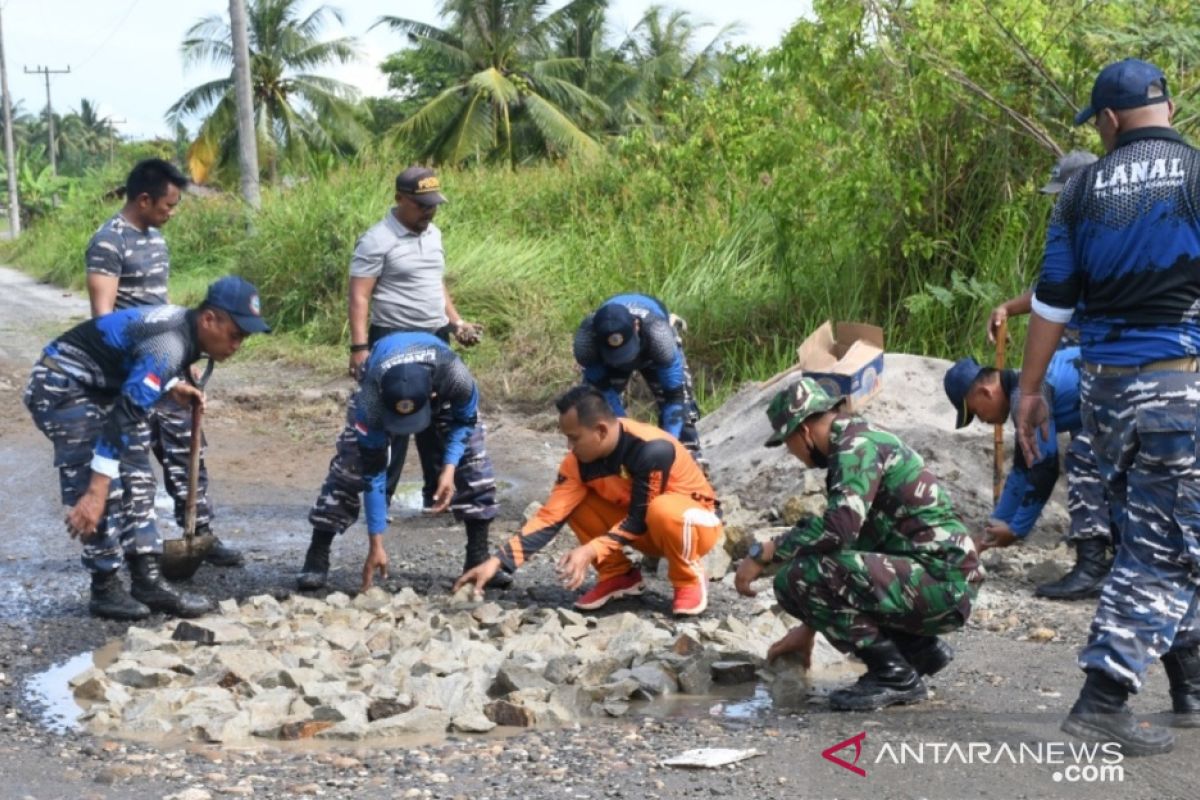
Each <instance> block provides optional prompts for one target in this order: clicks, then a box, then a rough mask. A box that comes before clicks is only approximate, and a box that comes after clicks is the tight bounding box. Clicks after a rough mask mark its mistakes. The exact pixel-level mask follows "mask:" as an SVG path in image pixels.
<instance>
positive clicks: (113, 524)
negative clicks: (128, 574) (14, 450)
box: [24, 364, 162, 573]
mask: <svg viewBox="0 0 1200 800" xmlns="http://www.w3.org/2000/svg"><path fill="white" fill-rule="evenodd" d="M24 401H25V407H26V408H28V409H29V413H30V414H32V415H33V421H34V424H35V425H37V427H38V430H40V431H41V432H42V433H44V434H45V435H46V437H47V438H48V439H49V440H50V442H51V443H52V444H53V445H54V466H55V467H57V468H58V477H59V489H60V492H61V494H62V502H63V505H64V506H67V507H71V506H74V505H75V503H77V502H78V501H79V498H80V497H82V496H83V495H84V494H85V493H86V492H87V489H88V484H89V483H91V480H92V469H91V461H92V450H93V448H94V446H95V442H96V439H97V437H98V436H99V435H100V430H101V428H102V427H103V426H104V423H105V419H106V418H107V416H108V413H109V411H110V410H111V408H112V402H113V401H112V399H105V398H98V397H96V396H95V395H93V394H90V393H88V392H87V391H86V390H85V389H84V388H83V387H82V386H80V385H79V384H78V383H77V382H75V381H74V380H73V379H72V378H70V377H68V376H66V375H64V374H62V373H61V372H57V371H55V370H52V369H49V368H47V367H45V366H43V365H41V364H38V365H37V366H35V367H34V368H33V373H32V374H31V375H30V377H29V383H28V384H27V385H26V387H25V395H24ZM154 487H155V479H154V472H153V470H151V468H150V429H149V426H148V425H145V424H142V425H140V426H139V427H138V430H137V432H136V433H135V435H134V437H133V439H132V440H131V441H130V442H129V444H128V446H127V447H126V451H125V453H124V454H123V455H122V457H121V465H120V470H119V477H118V478H117V479H116V480H113V481H112V482H111V483H110V484H109V487H108V499H107V502H106V503H105V506H104V512H103V514H102V515H101V517H100V522H99V524H98V525H97V527H96V532H95V534H93V535H92V536H90V537H88V538H87V539H86V540H85V541H84V542H83V555H82V561H83V566H84V567H85V568H87V570H88V571H89V572H98V573H108V572H112V571H113V570H116V569H118V568H119V567H120V566H121V563H122V561H124V556H125V554H126V553H131V554H133V553H137V554H142V553H161V552H162V538H161V537H160V536H159V534H158V527H157V525H156V524H155V517H154Z"/></svg>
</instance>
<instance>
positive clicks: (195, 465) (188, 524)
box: [183, 399, 204, 552]
mask: <svg viewBox="0 0 1200 800" xmlns="http://www.w3.org/2000/svg"><path fill="white" fill-rule="evenodd" d="M203 417H204V411H203V408H202V407H201V405H200V401H199V400H196V399H193V400H192V447H191V452H190V453H189V454H188V456H189V458H188V485H187V504H186V506H185V510H184V517H183V538H184V539H186V540H187V549H188V551H189V552H190V551H191V549H192V543H193V541H195V538H196V490H197V486H198V483H199V480H200V441H201V439H200V437H201V435H202V434H201V431H200V424H201V420H202V419H203Z"/></svg>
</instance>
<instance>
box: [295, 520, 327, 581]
mask: <svg viewBox="0 0 1200 800" xmlns="http://www.w3.org/2000/svg"><path fill="white" fill-rule="evenodd" d="M334 536H335V534H334V533H333V531H322V530H317V529H316V528H313V532H312V541H311V542H309V543H308V552H307V553H305V554H304V566H303V567H301V568H300V575H299V576H297V578H296V585H297V586H299V587H300V589H301V590H302V591H305V592H310V591H312V590H313V589H320V588H321V587H323V586H324V585H325V581H326V580H327V579H328V578H329V546H330V545H331V544H333V537H334Z"/></svg>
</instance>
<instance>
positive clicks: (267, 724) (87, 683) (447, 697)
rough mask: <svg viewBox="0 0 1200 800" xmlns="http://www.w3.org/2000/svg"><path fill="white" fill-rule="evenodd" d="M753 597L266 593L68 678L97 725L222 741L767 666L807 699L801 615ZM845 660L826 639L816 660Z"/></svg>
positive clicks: (692, 690)
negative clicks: (718, 604) (780, 646)
mask: <svg viewBox="0 0 1200 800" xmlns="http://www.w3.org/2000/svg"><path fill="white" fill-rule="evenodd" d="M468 591H469V590H468ZM747 606H748V607H747V608H746V609H745V612H744V613H739V614H738V615H736V616H734V615H730V616H728V617H726V618H724V619H715V618H701V619H698V620H689V621H686V622H675V621H673V620H668V619H663V618H653V619H652V618H645V617H640V616H637V615H635V614H632V613H628V612H626V613H619V614H614V615H610V616H584V615H582V614H579V613H577V612H575V611H573V610H569V609H563V608H538V607H532V608H518V607H516V606H515V605H512V604H504V605H501V604H497V603H494V602H480V601H477V600H473V599H470V598H469V595H463V596H461V597H452V596H447V595H441V596H438V597H432V598H425V597H421V596H419V595H417V594H416V593H415V592H414V591H412V590H411V589H409V588H404V589H402V590H401V591H399V592H398V593H396V594H395V595H392V594H390V593H389V592H387V591H385V590H383V589H381V588H379V587H375V588H373V589H371V590H370V591H368V592H366V593H364V594H360V595H358V596H356V597H355V598H354V599H353V600H352V599H351V598H350V597H348V596H347V595H345V594H340V593H334V594H330V595H329V596H328V597H326V598H325V599H324V600H319V599H315V598H311V597H305V596H299V595H297V596H292V597H290V598H288V599H286V600H284V601H282V602H281V601H278V600H276V599H275V598H274V597H271V596H269V595H259V596H255V597H252V598H250V599H248V600H246V601H245V602H244V603H242V604H241V605H239V604H238V603H237V602H236V601H234V600H226V601H224V602H223V603H221V606H220V610H219V613H215V614H212V615H208V616H206V617H203V618H200V619H197V620H192V621H169V622H167V623H166V624H164V625H163V626H162V627H159V628H138V627H132V628H130V629H129V630H128V632H127V634H126V637H125V639H124V642H123V648H122V650H121V652H120V654H119V655H118V657H117V659H116V660H115V661H114V662H113V663H112V664H110V665H108V666H107V667H106V668H104V669H99V668H95V667H93V668H90V669H88V670H87V671H85V672H84V673H82V674H80V675H78V676H76V677H75V678H74V679H72V680H71V681H70V685H71V687H72V689H73V691H74V693H75V696H76V698H77V699H78V700H79V701H81V702H82V703H83V704H84V705H86V706H87V710H86V711H85V713H84V715H83V717H82V720H83V722H84V723H85V724H86V726H87V728H88V730H89V731H91V732H93V733H96V734H114V733H116V734H124V735H142V736H144V735H154V736H165V735H177V736H179V735H181V736H184V737H186V738H188V739H190V740H193V741H202V742H221V743H236V742H245V741H250V740H254V739H259V740H261V739H268V740H279V739H303V738H309V737H315V738H317V739H326V740H341V741H362V740H372V739H383V738H390V737H397V736H403V735H406V734H429V733H440V732H445V731H447V730H454V731H460V732H466V733H476V732H485V731H488V730H491V729H492V728H494V727H496V726H497V725H509V726H521V727H531V726H548V725H549V726H553V725H562V724H565V723H572V722H575V721H577V720H580V719H584V718H587V717H619V716H621V715H624V714H625V713H627V712H628V711H629V710H630V708H631V706H633V707H636V704H637V703H638V701H642V700H649V699H651V698H655V697H659V696H663V695H670V694H674V693H685V694H691V695H703V694H707V693H709V692H710V691H711V689H712V685H713V683H714V682H717V683H741V682H749V681H762V682H765V683H768V684H769V685H771V687H772V691H773V693H774V694H775V695H776V702H777V704H778V705H781V706H786V705H788V704H789V703H792V704H795V705H800V704H802V703H803V702H805V689H806V687H805V686H804V685H803V679H802V678H801V677H799V672H798V670H795V669H792V668H791V666H792V665H790V664H787V665H784V666H785V668H783V669H779V674H778V675H776V674H774V673H772V672H771V671H769V670H768V669H767V668H766V666H765V661H764V658H765V655H766V650H767V647H768V646H769V645H770V643H771V642H773V641H775V640H776V639H777V638H778V637H779V636H781V635H782V634H783V633H784V632H786V630H787V629H788V627H789V626H790V625H792V624H794V622H792V621H791V620H789V619H788V618H787V617H786V616H782V615H780V614H778V613H777V612H775V611H772V610H771V609H770V608H769V607H768V606H767V604H766V603H765V602H759V603H751V602H749V601H748V602H747ZM841 661H842V657H841V655H840V654H838V653H837V652H836V651H835V650H833V649H832V648H831V647H829V645H828V644H827V643H825V642H823V641H822V642H819V643H818V646H817V649H816V651H815V652H814V657H813V663H814V668H820V667H821V666H823V665H829V664H834V663H840V662H841ZM778 663H779V662H777V664H778Z"/></svg>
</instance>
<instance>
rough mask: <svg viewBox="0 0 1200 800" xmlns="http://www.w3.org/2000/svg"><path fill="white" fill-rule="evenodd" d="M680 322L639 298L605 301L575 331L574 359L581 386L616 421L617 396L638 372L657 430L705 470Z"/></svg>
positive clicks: (627, 296) (650, 301)
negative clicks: (596, 395)
mask: <svg viewBox="0 0 1200 800" xmlns="http://www.w3.org/2000/svg"><path fill="white" fill-rule="evenodd" d="M683 327H684V326H683V322H682V320H679V319H678V318H677V317H675V316H674V315H672V314H671V313H669V312H668V311H667V308H666V306H664V305H663V304H662V303H661V302H660V301H658V300H656V299H655V298H653V297H650V296H649V295H644V294H620V295H616V296H614V297H610V298H608V299H607V300H605V301H604V302H603V303H602V304H601V305H600V307H599V308H597V309H596V311H595V313H593V314H589V315H588V316H587V317H585V318H584V319H583V321H582V322H581V323H580V324H579V328H578V330H576V332H575V342H574V352H575V361H576V363H578V364H579V366H580V367H582V368H583V382H584V383H586V384H587V385H589V386H592V387H594V388H596V389H598V390H599V391H600V392H601V393H603V395H604V397H605V398H606V399H607V400H608V404H609V406H610V407H611V408H612V410H613V413H614V414H616V415H617V417H618V418H620V417H625V416H628V415H627V414H626V412H625V406H624V403H623V402H622V401H621V395H622V394H623V393H624V392H625V388H626V387H627V386H628V385H629V379H630V378H631V377H632V376H633V373H635V372H640V373H641V375H642V378H643V379H644V380H645V381H646V385H647V386H649V387H650V391H651V392H653V394H654V400H655V402H656V404H657V405H658V427H660V428H662V429H663V430H664V431H666V432H667V433H669V434H671V435H672V436H674V437H675V438H676V439H678V440H679V443H680V444H682V445H683V446H684V447H686V448H687V449H688V450H689V451H690V452H691V453H692V456H693V457H694V458H695V459H696V461H697V462H698V463H699V464H700V465H701V466H702V467H705V466H707V465H706V462H705V461H704V459H703V456H702V455H701V452H700V434H699V432H698V431H697V430H696V423H697V422H698V421H699V419H700V410H699V408H697V406H696V391H695V389H694V388H693V386H692V374H691V372H690V371H689V370H688V365H687V359H686V357H685V356H684V354H683V340H682V339H680V337H679V329H680V328H683Z"/></svg>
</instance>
